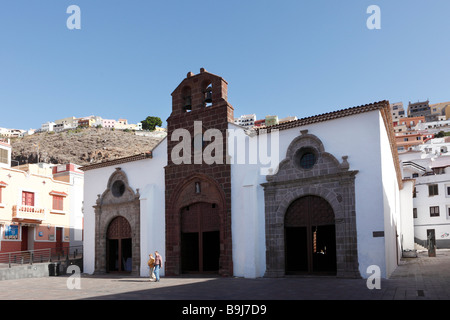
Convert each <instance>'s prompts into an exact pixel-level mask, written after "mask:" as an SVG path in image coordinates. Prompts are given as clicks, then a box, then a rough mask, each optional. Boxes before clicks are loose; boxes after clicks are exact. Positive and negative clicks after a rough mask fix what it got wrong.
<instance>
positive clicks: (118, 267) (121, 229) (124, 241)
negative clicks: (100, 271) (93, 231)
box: [106, 216, 132, 272]
mask: <svg viewBox="0 0 450 320" xmlns="http://www.w3.org/2000/svg"><path fill="white" fill-rule="evenodd" d="M106 270H107V272H131V271H132V238H131V227H130V224H129V223H128V221H127V219H125V218H124V217H120V216H119V217H116V218H114V219H113V220H112V221H111V223H110V224H109V226H108V232H107V239H106Z"/></svg>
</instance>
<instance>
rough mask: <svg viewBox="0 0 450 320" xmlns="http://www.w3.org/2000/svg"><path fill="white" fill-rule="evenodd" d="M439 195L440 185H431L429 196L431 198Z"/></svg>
mask: <svg viewBox="0 0 450 320" xmlns="http://www.w3.org/2000/svg"><path fill="white" fill-rule="evenodd" d="M438 194H439V192H438V185H437V184H430V185H429V186H428V195H429V196H430V197H431V196H437V195H438Z"/></svg>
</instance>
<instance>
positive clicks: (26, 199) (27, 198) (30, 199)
mask: <svg viewBox="0 0 450 320" xmlns="http://www.w3.org/2000/svg"><path fill="white" fill-rule="evenodd" d="M22 204H23V205H25V206H30V207H34V192H28V191H22Z"/></svg>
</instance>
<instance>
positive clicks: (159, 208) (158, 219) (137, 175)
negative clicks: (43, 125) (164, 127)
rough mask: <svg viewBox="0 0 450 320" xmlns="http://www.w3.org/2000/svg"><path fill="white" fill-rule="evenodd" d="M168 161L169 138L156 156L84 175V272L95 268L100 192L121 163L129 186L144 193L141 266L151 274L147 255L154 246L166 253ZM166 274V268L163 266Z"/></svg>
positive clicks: (162, 253) (162, 143) (154, 248)
mask: <svg viewBox="0 0 450 320" xmlns="http://www.w3.org/2000/svg"><path fill="white" fill-rule="evenodd" d="M166 163H167V140H166V139H164V140H163V141H162V142H161V143H160V144H159V145H158V146H157V147H156V148H155V149H154V150H153V158H152V159H145V160H139V161H133V162H128V163H122V164H120V165H113V166H110V167H104V168H99V169H95V170H88V171H86V172H85V176H84V185H85V188H84V272H86V273H89V274H92V273H93V272H94V269H95V212H94V208H93V206H94V205H95V204H96V200H97V195H98V194H100V195H101V194H102V193H103V192H104V191H105V190H106V188H107V183H108V179H109V178H110V177H111V175H112V174H113V173H114V172H115V168H116V167H118V166H120V168H121V169H122V171H123V172H124V173H125V174H126V175H127V177H128V183H129V185H130V187H131V188H132V189H133V191H134V192H136V189H139V193H140V195H141V197H140V200H141V216H140V219H141V232H140V233H141V266H140V276H142V277H144V276H148V273H149V270H148V267H147V260H148V255H149V253H150V252H154V251H155V250H157V251H159V253H160V254H161V256H162V257H163V259H164V257H165V194H164V191H165V188H164V166H165V165H166ZM160 274H161V275H162V276H164V268H162V269H161V273H160Z"/></svg>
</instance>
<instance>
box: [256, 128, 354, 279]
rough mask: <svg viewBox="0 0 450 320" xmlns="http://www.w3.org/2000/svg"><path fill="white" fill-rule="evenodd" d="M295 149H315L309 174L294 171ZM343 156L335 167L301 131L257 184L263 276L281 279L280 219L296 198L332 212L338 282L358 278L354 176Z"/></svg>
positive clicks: (334, 161) (318, 144) (282, 245)
mask: <svg viewBox="0 0 450 320" xmlns="http://www.w3.org/2000/svg"><path fill="white" fill-rule="evenodd" d="M301 148H310V149H311V150H315V153H316V156H317V161H316V163H315V165H314V166H313V167H312V168H310V169H302V168H299V167H298V166H296V164H295V161H297V160H298V159H296V158H295V157H296V152H297V151H298V150H300V149H301ZM347 159H348V157H346V156H344V157H343V158H342V160H343V161H342V162H341V163H340V162H339V161H338V160H337V159H336V158H335V157H334V156H333V155H331V154H329V153H327V152H325V150H324V147H323V144H322V142H321V141H320V139H319V138H318V137H316V136H314V135H311V134H308V131H307V130H302V131H301V135H300V136H299V137H297V138H295V139H294V140H293V141H292V142H291V144H290V145H289V147H288V150H287V152H286V158H285V159H284V160H283V161H281V163H280V165H279V168H278V170H277V172H276V174H274V175H273V176H267V181H268V182H267V183H263V184H261V185H262V187H263V188H264V198H265V225H266V266H267V268H266V274H265V276H266V277H282V276H284V275H285V242H284V239H285V238H284V232H285V231H284V223H285V214H286V212H287V210H288V208H289V206H290V205H291V203H293V202H294V201H295V200H297V199H298V198H301V197H304V196H308V195H315V196H319V197H321V198H323V199H324V200H326V201H327V202H328V203H329V204H330V205H331V207H332V208H333V211H334V215H335V228H336V264H337V276H338V277H352V278H355V277H356V278H359V277H360V274H359V269H358V250H357V235H356V212H355V182H354V181H355V176H356V174H357V173H358V171H357V170H349V167H350V165H349V163H348V161H347Z"/></svg>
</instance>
